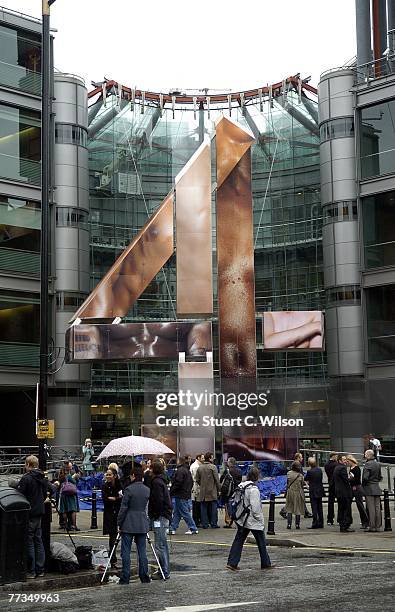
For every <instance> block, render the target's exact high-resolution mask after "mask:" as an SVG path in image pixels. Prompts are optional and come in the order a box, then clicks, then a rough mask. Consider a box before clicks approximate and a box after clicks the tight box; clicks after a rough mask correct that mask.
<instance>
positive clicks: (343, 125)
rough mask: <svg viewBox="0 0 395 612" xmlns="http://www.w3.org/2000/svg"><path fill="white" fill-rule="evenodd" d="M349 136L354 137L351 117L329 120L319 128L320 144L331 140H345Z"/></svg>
mask: <svg viewBox="0 0 395 612" xmlns="http://www.w3.org/2000/svg"><path fill="white" fill-rule="evenodd" d="M350 136H351V137H352V136H354V119H353V118H352V117H342V118H341V119H330V120H329V121H325V122H324V123H322V124H321V126H320V142H325V141H326V140H332V139H333V138H347V137H350Z"/></svg>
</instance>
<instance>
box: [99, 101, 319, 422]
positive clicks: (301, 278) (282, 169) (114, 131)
mask: <svg viewBox="0 0 395 612" xmlns="http://www.w3.org/2000/svg"><path fill="white" fill-rule="evenodd" d="M96 104H97V105H98V106H99V109H98V108H97V107H96V108H95V107H94V106H93V107H91V112H92V113H93V114H94V115H95V116H94V119H93V120H92V122H91V123H90V126H89V135H88V148H89V165H90V233H91V287H92V288H93V287H94V286H95V285H96V284H97V283H98V282H99V280H100V279H101V278H102V276H103V275H104V274H105V272H106V271H107V270H108V268H109V267H110V266H111V265H112V264H113V263H114V261H115V260H116V258H117V257H118V256H119V255H120V253H121V252H122V250H123V249H124V248H125V246H126V245H127V244H128V243H129V242H130V241H131V239H132V237H133V236H134V235H135V233H136V232H137V231H138V230H139V229H140V228H141V227H142V226H143V224H144V223H145V222H146V220H147V218H148V217H149V216H150V215H151V214H152V212H153V211H155V210H156V209H157V207H158V206H159V204H160V202H161V201H162V199H163V198H164V197H165V195H166V194H167V193H168V192H169V190H170V189H171V188H172V186H173V182H174V178H175V176H176V175H177V174H178V173H179V172H180V170H181V169H182V168H183V166H184V165H185V163H186V162H187V161H188V160H189V158H190V157H191V156H192V154H193V153H194V152H195V151H196V149H197V148H198V147H199V145H200V143H201V142H202V141H203V138H204V135H205V134H207V135H208V136H210V137H212V136H213V134H214V133H215V123H214V122H215V120H216V119H217V117H219V116H220V115H221V114H222V113H224V114H225V115H226V116H229V111H228V109H226V110H225V109H222V108H221V109H215V108H212V109H211V110H210V113H208V112H207V110H196V111H195V112H194V111H193V109H192V108H190V107H189V108H180V107H177V106H176V108H175V110H174V111H173V110H172V109H171V108H170V109H167V108H165V109H162V110H160V109H159V108H158V107H157V106H147V105H146V106H145V107H144V108H143V107H142V106H141V104H140V103H135V104H134V107H133V108H131V105H130V103H128V102H126V101H124V100H123V101H121V102H120V103H119V100H118V98H117V97H116V96H115V95H110V96H108V97H107V100H106V105H105V106H104V105H103V104H102V101H101V100H100V101H98V102H96ZM315 106H316V105H315V103H314V102H311V103H310V102H309V103H308V104H305V103H304V101H303V97H302V99H301V100H299V99H298V95H297V93H296V92H294V91H292V90H291V91H289V92H288V93H287V95H286V96H284V97H283V96H281V97H280V98H279V99H274V100H273V101H272V104H269V103H265V104H263V108H262V110H260V106H259V103H257V104H250V103H248V104H246V105H245V106H244V107H243V108H240V107H237V108H233V109H232V114H231V118H232V119H233V120H235V121H237V122H238V123H240V124H241V125H242V126H243V127H245V128H246V129H248V130H249V131H251V132H252V133H253V135H254V137H255V139H256V143H255V144H254V145H253V149H252V181H253V205H254V241H255V276H256V279H255V282H256V310H257V313H260V312H263V311H265V310H287V309H290V310H292V309H295V310H313V309H314V310H321V309H324V299H325V296H324V290H323V276H322V245H321V236H322V211H321V204H320V190H319V184H320V177H319V130H318V126H317V122H316V117H314V116H312V115H311V109H312V108H313V110H314V108H315ZM96 111H97V112H96ZM313 114H314V113H313ZM213 149H215V140H214V141H213ZM214 155H215V153H214V151H213V166H212V172H213V182H214V181H215V157H214ZM213 249H214V260H215V194H213ZM215 273H216V271H215V269H214V286H215V280H216V279H215ZM175 297H176V277H175V257H172V258H171V259H170V260H169V262H168V263H167V264H166V265H165V267H164V269H163V270H162V271H161V272H160V273H159V274H158V275H157V276H156V278H155V279H154V280H153V281H152V282H151V283H150V285H149V286H148V288H147V289H146V291H145V292H144V293H143V295H142V296H141V298H140V299H139V300H138V302H137V303H136V304H135V305H134V307H133V308H132V310H131V311H130V313H129V320H130V321H132V320H133V321H136V320H142V321H143V320H150V319H151V320H159V319H164V320H166V319H168V320H174V319H175V318H176V303H175ZM214 299H215V302H214V304H215V313H214V318H213V327H214V344H215V347H216V348H215V350H214V370H215V373H218V350H217V346H218V340H217V325H216V316H217V304H216V295H214ZM257 334H258V335H257V342H258V349H259V347H261V346H262V344H261V343H262V334H261V324H260V319H259V318H257ZM148 376H149V377H151V378H152V380H153V381H154V380H156V381H158V382H159V383H160V384H161V387H162V388H166V384H170V382H173V383H174V381H175V380H176V376H177V364H175V365H169V364H163V365H162V364H129V365H127V364H110V365H109V364H106V365H103V366H100V365H98V364H95V365H94V366H93V371H92V386H91V401H92V405H93V406H94V407H95V411H96V413H97V414H99V413H100V414H101V415H102V413H103V410H102V408H103V406H118V407H119V409H120V410H121V407H122V406H123V405H125V403H126V404H130V405H132V408H133V410H132V426H135V427H137V426H138V424H139V423H138V419H140V418H141V412H142V402H143V399H142V397H143V396H142V392H143V389H144V380H145V379H147V377H148ZM258 377H259V384H260V385H261V386H262V387H263V388H265V385H266V386H267V387H270V388H274V387H277V388H281V389H284V388H286V387H288V388H289V389H291V388H292V389H294V388H300V387H305V386H309V387H310V388H312V387H319V388H320V389H321V391H320V392H319V393H318V397H319V398H321V399H322V397H325V391H322V389H324V387H325V384H326V382H325V381H326V359H325V356H324V355H322V354H317V353H315V354H314V353H301V354H295V353H291V352H283V353H278V354H273V353H264V352H263V351H262V350H260V349H259V350H258ZM291 395H292V393H291ZM293 400H295V396H293ZM284 401H285V402H289V403H291V400H288V399H287V398H286V399H284ZM112 413H113V412H112Z"/></svg>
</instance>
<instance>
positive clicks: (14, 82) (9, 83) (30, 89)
mask: <svg viewBox="0 0 395 612" xmlns="http://www.w3.org/2000/svg"><path fill="white" fill-rule="evenodd" d="M0 85H3V86H4V87H9V88H11V89H18V90H19V91H23V92H26V93H28V94H31V95H34V96H41V73H39V72H33V71H32V70H29V69H28V68H24V67H23V66H16V65H14V64H7V62H0Z"/></svg>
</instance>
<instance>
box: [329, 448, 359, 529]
mask: <svg viewBox="0 0 395 612" xmlns="http://www.w3.org/2000/svg"><path fill="white" fill-rule="evenodd" d="M347 465H348V461H347V456H346V455H339V456H338V464H337V466H336V467H335V469H334V471H333V482H334V483H335V494H336V498H337V508H338V516H339V525H340V531H341V532H342V533H351V532H353V531H354V529H350V527H351V525H352V513H351V503H352V489H351V484H350V480H349V478H348V473H347Z"/></svg>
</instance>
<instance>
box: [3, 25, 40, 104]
mask: <svg viewBox="0 0 395 612" xmlns="http://www.w3.org/2000/svg"><path fill="white" fill-rule="evenodd" d="M0 83H1V84H2V85H5V86H6V87H13V88H15V89H20V90H21V91H27V92H29V93H32V94H35V95H37V96H39V95H40V91H41V42H40V36H39V35H38V34H33V33H32V32H24V31H23V30H15V29H13V28H9V27H6V26H0Z"/></svg>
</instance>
